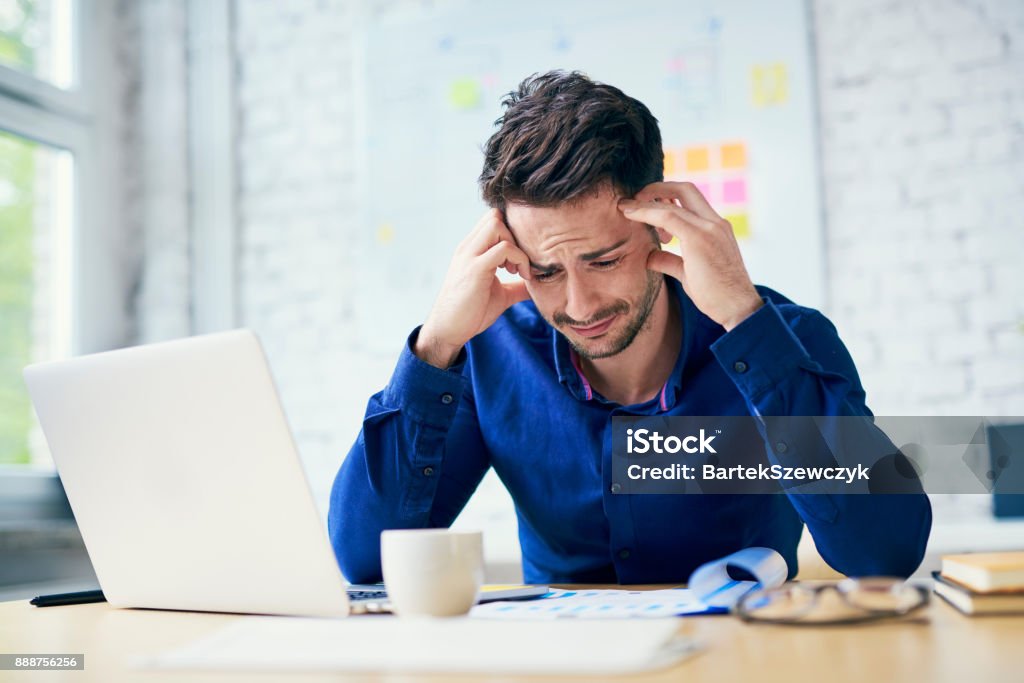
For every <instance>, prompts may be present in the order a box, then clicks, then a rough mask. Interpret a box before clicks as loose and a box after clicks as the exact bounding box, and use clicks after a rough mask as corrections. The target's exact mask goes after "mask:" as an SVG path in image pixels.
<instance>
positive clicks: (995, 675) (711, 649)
mask: <svg viewBox="0 0 1024 683" xmlns="http://www.w3.org/2000/svg"><path fill="white" fill-rule="evenodd" d="M657 587H658V588H661V587H662V586H657ZM651 588H655V586H651ZM238 618H239V617H238V616H236V615H227V614H205V613H198V612H160V611H151V610H125V609H113V608H111V607H110V606H109V605H107V604H105V603H100V604H91V605H71V606H67V607H47V608H36V607H32V606H31V605H29V604H28V602H27V601H15V602H5V603H0V651H2V652H4V653H16V652H17V653H21V652H24V653H36V654H57V653H80V652H84V653H85V655H86V657H85V662H86V664H85V671H84V672H83V671H68V672H63V673H62V674H56V673H53V672H41V671H23V672H14V671H0V681H42V680H46V681H52V680H75V681H104V682H110V683H116V682H119V681H141V682H143V683H144V682H145V681H160V682H162V683H174V682H175V681H189V682H198V683H206V682H211V683H212V682H226V681H248V680H253V679H255V680H259V681H261V682H265V681H274V680H298V681H310V682H313V681H354V680H368V677H367V676H365V675H362V674H358V675H356V674H354V675H352V676H346V675H344V674H337V673H324V674H289V675H287V676H280V677H278V676H273V675H261V676H258V677H254V676H253V675H252V674H251V673H238V674H204V673H199V672H182V673H177V672H174V673H170V672H165V671H141V670H136V669H129V668H127V666H126V661H127V659H128V657H129V656H131V655H136V654H153V653H156V652H160V651H163V650H166V649H168V648H171V647H174V646H178V645H184V644H186V643H188V642H190V641H192V640H194V639H196V638H198V637H201V636H203V635H206V634H207V633H210V632H212V631H214V630H216V629H217V628H219V627H221V626H223V625H225V624H228V623H230V622H231V621H232V620H234V619H238ZM356 618H358V617H356ZM680 628H681V629H683V630H684V631H685V632H686V633H689V634H692V635H694V636H696V637H698V638H699V639H700V640H701V641H702V642H703V643H704V644H705V649H704V651H703V652H701V653H700V654H698V655H697V656H695V657H693V658H690V659H688V660H685V661H683V662H681V663H680V664H678V665H677V666H675V667H674V668H671V669H665V670H663V671H658V672H653V673H648V674H643V675H638V676H635V677H632V678H628V679H627V678H624V677H611V678H609V679H608V680H610V681H624V680H637V681H651V682H654V681H679V680H682V679H683V677H685V680H726V681H742V680H755V681H758V683H761V682H767V681H785V682H786V683H792V682H793V681H801V680H815V679H817V680H820V679H821V676H823V675H825V676H827V680H828V682H829V683H839V682H840V681H858V682H861V681H889V680H892V681H904V680H905V681H957V683H963V682H964V681H969V682H971V683H974V682H980V681H1008V680H1020V677H1021V675H1022V671H1024V660H1022V659H1021V654H1020V647H1021V644H1022V643H1024V616H1017V617H974V618H968V617H965V616H963V615H961V614H960V613H959V612H957V611H956V610H954V609H953V608H952V607H950V606H949V605H947V604H946V603H945V602H943V601H942V600H941V599H939V598H937V597H935V596H933V600H932V604H931V605H930V606H929V607H928V612H927V617H926V620H924V621H921V622H909V623H887V624H874V625H870V626H857V627H853V626H847V627H829V628H818V629H805V628H786V627H777V626H764V625H760V626H754V625H748V624H744V623H742V622H740V621H738V620H736V619H734V618H732V617H729V616H704V617H687V618H684V619H680ZM512 678H513V677H509V676H504V675H503V676H500V677H498V676H495V677H488V676H459V677H458V680H459V681H463V682H465V683H469V682H472V681H477V680H480V681H487V680H495V681H497V680H501V681H504V682H507V681H509V680H512ZM369 680H377V681H395V682H397V681H401V682H402V683H409V681H413V680H416V681H431V682H433V681H438V682H440V681H447V680H451V678H450V677H447V676H440V675H433V676H426V675H424V676H415V675H410V674H381V675H379V676H375V677H369ZM522 680H524V681H529V682H530V683H541V682H542V681H544V680H546V679H543V678H538V677H530V678H523V679H522ZM552 680H566V679H565V678H559V679H552ZM575 680H582V679H575ZM588 680H593V679H592V678H590V677H588Z"/></svg>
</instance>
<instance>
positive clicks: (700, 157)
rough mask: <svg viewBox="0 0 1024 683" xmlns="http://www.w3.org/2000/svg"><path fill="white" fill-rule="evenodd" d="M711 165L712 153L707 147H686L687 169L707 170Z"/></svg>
mask: <svg viewBox="0 0 1024 683" xmlns="http://www.w3.org/2000/svg"><path fill="white" fill-rule="evenodd" d="M710 166H711V159H710V155H709V154H708V148H707V147H687V148H686V170H687V171H706V170H708V168H710Z"/></svg>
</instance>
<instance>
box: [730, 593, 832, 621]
mask: <svg viewBox="0 0 1024 683" xmlns="http://www.w3.org/2000/svg"><path fill="white" fill-rule="evenodd" d="M814 603H815V596H814V591H810V590H807V589H805V588H803V587H801V586H800V585H786V586H782V587H780V588H774V589H771V590H761V591H756V592H754V593H751V594H750V595H749V596H747V598H746V599H745V600H744V601H743V610H744V611H745V612H746V613H747V614H748V615H750V616H751V617H753V618H754V619H798V618H800V617H802V616H804V615H805V614H807V613H808V612H810V611H811V610H812V609H814Z"/></svg>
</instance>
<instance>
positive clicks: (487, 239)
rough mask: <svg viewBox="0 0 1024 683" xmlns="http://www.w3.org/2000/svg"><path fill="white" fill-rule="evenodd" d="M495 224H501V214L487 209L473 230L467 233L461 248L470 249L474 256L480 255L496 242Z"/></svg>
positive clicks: (496, 210)
mask: <svg viewBox="0 0 1024 683" xmlns="http://www.w3.org/2000/svg"><path fill="white" fill-rule="evenodd" d="M496 223H502V220H501V212H500V211H498V209H488V210H487V211H485V212H484V215H482V216H480V220H478V221H477V222H476V225H475V226H473V229H472V230H470V231H469V234H468V235H466V237H465V239H463V240H462V245H461V246H462V247H465V248H467V249H470V250H471V251H472V252H473V254H474V255H480V254H482V253H484V252H485V251H487V249H488V248H490V247H491V246H493V245H494V243H495V242H497V241H498V238H497V237H496V228H495V224H496Z"/></svg>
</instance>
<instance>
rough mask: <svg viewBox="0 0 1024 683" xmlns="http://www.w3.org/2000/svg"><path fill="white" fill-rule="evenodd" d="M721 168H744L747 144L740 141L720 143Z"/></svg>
mask: <svg viewBox="0 0 1024 683" xmlns="http://www.w3.org/2000/svg"><path fill="white" fill-rule="evenodd" d="M721 153H722V168H744V167H746V165H747V146H746V145H745V144H743V143H742V142H730V143H727V144H724V145H722V148H721Z"/></svg>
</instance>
